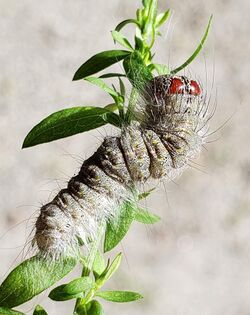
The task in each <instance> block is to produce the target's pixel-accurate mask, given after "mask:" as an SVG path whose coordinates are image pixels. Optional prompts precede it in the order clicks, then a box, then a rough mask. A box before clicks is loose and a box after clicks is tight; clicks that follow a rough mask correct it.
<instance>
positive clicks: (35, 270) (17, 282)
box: [0, 256, 77, 308]
mask: <svg viewBox="0 0 250 315" xmlns="http://www.w3.org/2000/svg"><path fill="white" fill-rule="evenodd" d="M76 263H77V261H76V259H74V258H72V257H68V258H63V257H62V258H61V259H58V260H56V261H54V260H51V259H45V258H41V257H37V256H33V257H32V258H30V259H27V260H25V261H24V262H22V263H21V264H20V265H18V266H17V267H16V268H15V269H14V270H12V271H11V272H10V274H9V275H8V276H7V278H6V279H5V280H4V282H3V283H2V284H1V286H0V306H4V307H10V308H11V307H15V306H18V305H21V304H23V303H24V302H27V301H29V300H30V299H32V298H33V297H34V296H36V295H38V294H39V293H41V292H42V291H44V290H46V289H47V288H49V287H50V286H52V285H53V284H54V283H56V282H57V281H59V280H60V279H62V278H63V277H64V276H65V275H66V274H67V273H69V272H70V271H71V270H72V269H73V268H74V267H75V265H76Z"/></svg>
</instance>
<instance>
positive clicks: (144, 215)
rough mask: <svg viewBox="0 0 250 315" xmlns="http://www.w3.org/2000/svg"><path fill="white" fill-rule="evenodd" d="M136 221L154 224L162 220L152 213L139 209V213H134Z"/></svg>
mask: <svg viewBox="0 0 250 315" xmlns="http://www.w3.org/2000/svg"><path fill="white" fill-rule="evenodd" d="M134 220H136V221H138V222H140V223H144V224H154V223H156V222H159V221H160V220H161V218H160V217H159V216H158V215H156V214H153V213H150V212H149V211H147V210H145V209H142V208H138V209H137V211H136V212H135V213H134Z"/></svg>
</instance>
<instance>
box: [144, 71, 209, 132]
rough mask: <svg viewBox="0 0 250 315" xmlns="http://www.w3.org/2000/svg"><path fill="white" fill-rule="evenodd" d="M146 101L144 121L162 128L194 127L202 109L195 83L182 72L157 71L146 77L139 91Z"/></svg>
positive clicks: (200, 96)
mask: <svg viewBox="0 0 250 315" xmlns="http://www.w3.org/2000/svg"><path fill="white" fill-rule="evenodd" d="M142 97H143V99H144V103H145V104H146V108H145V121H144V124H145V125H146V126H147V127H149V128H151V127H152V129H157V130H158V131H160V130H161V129H162V131H163V132H164V129H171V130H175V129H176V128H178V126H179V128H183V127H184V125H189V128H192V130H194V129H195V128H196V127H197V125H199V124H200V123H202V122H201V121H200V118H201V115H202V113H203V112H204V111H203V110H202V109H203V108H204V106H203V105H204V101H203V97H202V90H201V86H200V85H199V83H198V82H197V81H195V80H192V79H189V78H187V77H185V76H172V75H161V76H157V77H155V78H154V79H152V80H151V81H149V82H148V83H147V85H146V87H145V90H144V91H143V96H142Z"/></svg>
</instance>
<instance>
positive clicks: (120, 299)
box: [96, 291, 143, 303]
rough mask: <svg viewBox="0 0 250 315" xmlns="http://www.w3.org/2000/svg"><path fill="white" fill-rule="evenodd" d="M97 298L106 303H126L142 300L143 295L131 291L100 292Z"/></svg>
mask: <svg viewBox="0 0 250 315" xmlns="http://www.w3.org/2000/svg"><path fill="white" fill-rule="evenodd" d="M96 296H98V297H101V298H103V299H104V300H106V301H110V302H117V303H124V302H133V301H136V300H140V299H142V298H143V297H142V295H141V294H139V293H136V292H131V291H98V292H97V293H96Z"/></svg>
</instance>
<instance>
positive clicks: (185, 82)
mask: <svg viewBox="0 0 250 315" xmlns="http://www.w3.org/2000/svg"><path fill="white" fill-rule="evenodd" d="M168 94H189V95H196V96H197V95H200V94H201V88H200V86H199V84H198V83H197V82H196V81H194V80H189V79H187V78H186V77H172V78H171V81H170V85H169V88H168Z"/></svg>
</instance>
